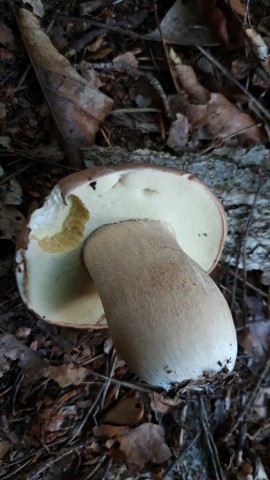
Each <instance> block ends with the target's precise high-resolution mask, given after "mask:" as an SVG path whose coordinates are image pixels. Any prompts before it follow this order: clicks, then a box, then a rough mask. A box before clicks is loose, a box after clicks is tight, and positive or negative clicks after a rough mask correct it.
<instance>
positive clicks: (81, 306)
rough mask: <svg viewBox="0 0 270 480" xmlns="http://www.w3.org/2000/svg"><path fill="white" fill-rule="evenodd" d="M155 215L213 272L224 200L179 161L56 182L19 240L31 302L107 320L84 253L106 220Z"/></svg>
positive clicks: (76, 319)
mask: <svg viewBox="0 0 270 480" xmlns="http://www.w3.org/2000/svg"><path fill="white" fill-rule="evenodd" d="M126 220H155V221H159V222H161V223H164V224H166V225H168V226H169V228H170V229H171V231H172V232H173V235H174V236H175V238H176V240H177V242H178V244H179V245H180V247H181V249H182V250H183V251H184V252H185V253H186V254H187V255H188V256H189V257H191V258H192V259H193V260H195V262H197V263H198V264H199V265H200V266H201V267H202V268H203V270H204V271H207V272H210V271H211V270H212V269H213V268H214V266H215V264H216V262H217V261H218V258H219V256H220V253H221V250H222V247H223V243H224V239H225V236H226V220H225V216H224V212H223V208H222V206H221V204H220V203H219V201H218V200H217V198H216V197H215V196H214V195H213V194H212V193H211V192H210V190H209V189H208V188H207V187H206V186H205V185H204V184H203V183H202V182H200V181H199V180H198V179H196V178H195V177H194V176H193V175H191V174H190V173H187V172H183V171H179V170H176V169H172V168H164V167H156V166H155V167H154V166H146V165H122V166H121V167H116V168H93V169H87V170H84V171H82V172H79V173H75V174H72V175H70V176H68V177H66V178H65V179H63V180H62V181H61V182H60V183H59V184H58V185H56V186H55V187H54V189H53V190H52V192H51V194H50V195H49V197H48V198H47V200H46V201H45V203H44V206H43V207H42V208H40V209H38V210H36V211H35V212H34V213H33V214H32V215H31V218H30V220H29V223H28V225H27V230H26V232H27V235H24V236H23V237H22V238H23V240H20V241H19V243H18V249H17V256H16V261H17V271H16V275H17V282H18V286H19V290H20V293H21V296H22V298H23V300H24V302H25V303H26V304H27V305H28V307H29V308H31V309H32V310H34V311H35V312H36V313H37V314H38V315H39V316H41V317H42V318H43V319H44V320H46V321H49V322H51V323H54V324H59V325H65V326H71V327H78V328H94V327H97V328H100V327H104V326H106V321H105V316H104V310H103V307H102V304H101V300H100V297H99V294H98V292H97V290H96V287H95V285H94V283H93V281H92V279H91V277H90V276H89V273H88V271H87V269H86V267H85V265H84V262H83V259H82V254H81V252H82V247H83V245H84V243H85V241H86V239H87V238H88V237H89V236H90V235H91V234H92V233H93V232H94V231H95V230H97V229H98V228H99V227H101V226H102V225H108V224H113V223H118V222H123V221H126Z"/></svg>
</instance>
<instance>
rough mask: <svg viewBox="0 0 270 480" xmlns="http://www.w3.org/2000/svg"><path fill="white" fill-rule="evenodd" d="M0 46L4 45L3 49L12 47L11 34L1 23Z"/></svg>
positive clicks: (12, 38)
mask: <svg viewBox="0 0 270 480" xmlns="http://www.w3.org/2000/svg"><path fill="white" fill-rule="evenodd" d="M0 44H1V45H4V47H8V46H9V47H14V37H13V33H12V31H11V30H10V28H8V27H7V26H6V25H4V24H3V23H0Z"/></svg>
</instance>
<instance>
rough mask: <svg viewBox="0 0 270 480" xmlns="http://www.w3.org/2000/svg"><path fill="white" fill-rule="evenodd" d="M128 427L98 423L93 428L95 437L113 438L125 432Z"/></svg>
mask: <svg viewBox="0 0 270 480" xmlns="http://www.w3.org/2000/svg"><path fill="white" fill-rule="evenodd" d="M128 431H129V427H118V426H117V427H116V426H115V425H98V426H96V427H94V428H93V433H94V435H95V436H96V437H106V438H114V437H118V436H121V435H124V434H126V433H127V432H128Z"/></svg>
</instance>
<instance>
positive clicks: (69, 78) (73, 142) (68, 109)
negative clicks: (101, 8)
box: [17, 8, 113, 163]
mask: <svg viewBox="0 0 270 480" xmlns="http://www.w3.org/2000/svg"><path fill="white" fill-rule="evenodd" d="M17 20H18V23H19V25H20V29H21V32H22V35H23V39H24V42H25V45H26V48H27V51H28V54H29V56H30V59H31V62H32V64H33V66H34V68H35V71H36V75H37V77H38V80H39V82H40V85H41V87H42V89H43V92H44V95H45V97H46V100H47V103H48V105H49V107H50V109H51V112H52V115H53V118H54V121H55V123H56V125H57V127H58V129H59V131H60V132H61V135H62V138H63V142H64V145H65V147H66V149H67V151H68V153H69V156H70V158H72V153H73V154H74V155H76V160H77V162H76V163H79V160H78V159H79V149H80V148H81V147H88V146H89V145H92V144H93V143H94V141H95V134H96V132H97V130H98V128H99V125H100V123H101V122H102V121H103V120H104V119H105V117H106V116H107V115H108V114H109V113H110V111H111V108H112V104H113V102H112V100H111V99H110V98H109V97H107V96H106V95H104V94H103V93H101V92H99V91H98V90H97V89H94V88H92V86H91V85H90V84H89V82H87V81H86V80H85V79H84V78H83V77H82V76H81V75H79V74H78V73H77V71H76V70H75V69H74V68H73V67H72V66H71V64H70V63H69V62H68V60H67V59H66V58H65V57H63V56H62V55H60V53H59V52H58V51H57V50H56V49H55V48H54V46H53V45H52V43H51V41H50V39H49V37H48V36H47V35H46V34H45V33H44V32H43V31H42V30H41V28H40V24H39V20H38V19H37V18H36V17H35V15H33V14H32V13H31V12H29V11H27V10H25V9H23V8H20V9H19V10H18V13H17ZM73 163H75V162H73Z"/></svg>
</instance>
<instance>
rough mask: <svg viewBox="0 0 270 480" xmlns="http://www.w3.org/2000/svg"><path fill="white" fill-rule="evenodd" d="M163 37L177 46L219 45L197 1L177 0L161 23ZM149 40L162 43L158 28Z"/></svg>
mask: <svg viewBox="0 0 270 480" xmlns="http://www.w3.org/2000/svg"><path fill="white" fill-rule="evenodd" d="M160 28H161V30H162V35H163V37H164V39H165V41H166V43H167V44H175V45H201V46H203V45H217V44H218V40H217V37H216V35H215V33H214V32H212V31H211V30H210V28H209V27H208V25H205V22H204V21H203V19H202V15H201V12H200V9H199V8H198V5H197V2H196V0H188V2H183V0H176V1H175V3H174V4H173V5H172V7H171V8H170V9H169V11H168V12H167V14H166V15H165V17H164V18H163V19H162V21H161V22H160ZM145 38H147V39H149V40H158V41H160V40H161V38H160V31H159V29H158V28H156V30H154V31H153V32H151V33H148V34H147V35H145Z"/></svg>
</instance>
